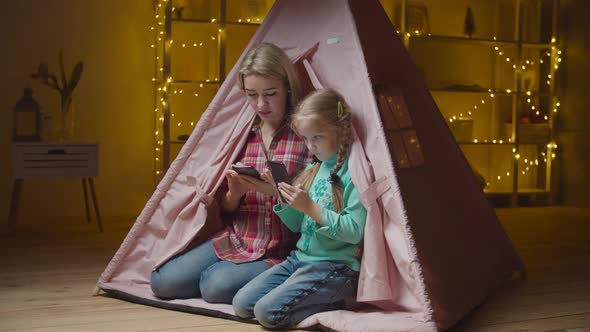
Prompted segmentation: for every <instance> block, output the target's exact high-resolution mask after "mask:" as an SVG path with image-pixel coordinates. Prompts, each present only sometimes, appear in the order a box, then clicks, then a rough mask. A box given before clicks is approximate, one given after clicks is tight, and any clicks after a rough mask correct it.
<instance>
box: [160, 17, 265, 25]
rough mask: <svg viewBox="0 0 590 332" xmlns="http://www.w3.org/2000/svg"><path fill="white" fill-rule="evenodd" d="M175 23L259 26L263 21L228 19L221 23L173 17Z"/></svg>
mask: <svg viewBox="0 0 590 332" xmlns="http://www.w3.org/2000/svg"><path fill="white" fill-rule="evenodd" d="M171 21H172V22H173V23H199V24H217V25H225V26H227V25H236V26H254V27H257V26H259V25H260V24H262V22H237V21H236V22H233V21H226V22H224V23H220V22H219V21H217V20H216V21H211V20H202V19H197V18H173V19H172V20H171Z"/></svg>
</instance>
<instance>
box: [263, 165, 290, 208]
mask: <svg viewBox="0 0 590 332" xmlns="http://www.w3.org/2000/svg"><path fill="white" fill-rule="evenodd" d="M266 166H268V169H270V173H271V174H272V178H273V179H274V181H275V184H276V185H277V190H278V189H279V183H281V182H286V183H290V181H289V173H288V172H287V167H286V166H285V164H283V163H280V162H278V161H272V160H267V161H266ZM279 203H281V205H282V204H283V203H285V204H286V203H287V201H285V198H284V197H283V195H281V192H280V191H279Z"/></svg>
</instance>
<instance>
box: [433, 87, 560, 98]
mask: <svg viewBox="0 0 590 332" xmlns="http://www.w3.org/2000/svg"><path fill="white" fill-rule="evenodd" d="M490 90H491V91H490ZM429 91H430V92H434V93H466V94H484V95H488V94H490V93H493V94H494V95H495V96H514V95H516V96H530V97H550V96H551V94H550V93H547V92H544V93H538V92H533V91H531V92H530V93H527V92H526V91H519V92H513V91H511V92H507V91H506V90H504V89H485V88H479V89H478V88H471V87H468V86H467V87H466V88H434V89H429Z"/></svg>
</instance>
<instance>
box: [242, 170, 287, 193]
mask: <svg viewBox="0 0 590 332" xmlns="http://www.w3.org/2000/svg"><path fill="white" fill-rule="evenodd" d="M240 177H241V178H242V180H243V181H244V183H245V185H246V186H247V188H248V190H254V191H258V192H261V193H264V194H266V195H269V196H273V197H278V196H279V192H278V191H277V188H276V187H275V185H274V181H273V179H272V174H270V171H269V170H268V169H267V168H265V169H263V170H262V173H261V174H260V179H257V178H254V177H251V176H247V175H240Z"/></svg>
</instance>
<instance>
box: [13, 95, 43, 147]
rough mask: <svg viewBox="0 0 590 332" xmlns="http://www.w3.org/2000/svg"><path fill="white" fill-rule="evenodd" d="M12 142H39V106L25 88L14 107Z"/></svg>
mask: <svg viewBox="0 0 590 332" xmlns="http://www.w3.org/2000/svg"><path fill="white" fill-rule="evenodd" d="M13 110H14V137H13V140H14V141H40V140H41V106H40V105H39V103H37V102H36V101H35V99H33V90H31V89H30V88H25V94H24V96H22V98H21V99H20V100H19V101H18V102H17V103H16V105H14V109H13Z"/></svg>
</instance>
